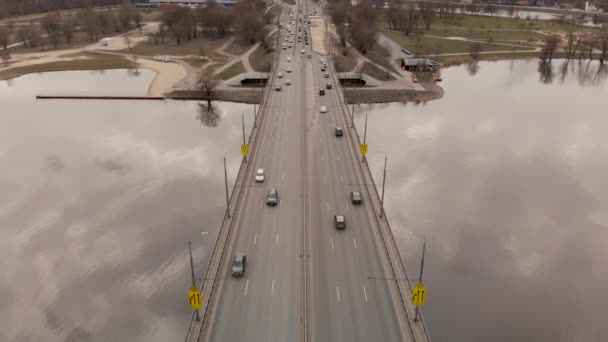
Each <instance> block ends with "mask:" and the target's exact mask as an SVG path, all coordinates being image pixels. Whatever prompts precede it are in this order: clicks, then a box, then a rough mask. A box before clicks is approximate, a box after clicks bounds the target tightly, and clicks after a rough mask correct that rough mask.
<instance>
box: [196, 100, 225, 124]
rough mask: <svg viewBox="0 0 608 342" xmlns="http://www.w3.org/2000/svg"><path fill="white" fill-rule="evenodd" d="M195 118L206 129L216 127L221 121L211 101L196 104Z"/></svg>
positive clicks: (219, 114)
mask: <svg viewBox="0 0 608 342" xmlns="http://www.w3.org/2000/svg"><path fill="white" fill-rule="evenodd" d="M197 112H198V113H197V115H196V118H197V119H198V121H200V122H201V124H203V126H206V127H217V126H218V125H219V124H220V122H221V121H222V117H221V112H220V110H219V109H218V108H217V107H216V106H214V105H213V103H212V102H211V101H207V103H202V102H199V103H198V108H197Z"/></svg>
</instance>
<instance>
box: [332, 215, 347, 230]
mask: <svg viewBox="0 0 608 342" xmlns="http://www.w3.org/2000/svg"><path fill="white" fill-rule="evenodd" d="M334 224H335V226H336V229H346V218H345V217H344V215H341V214H337V215H334Z"/></svg>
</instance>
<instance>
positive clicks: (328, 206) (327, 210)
mask: <svg viewBox="0 0 608 342" xmlns="http://www.w3.org/2000/svg"><path fill="white" fill-rule="evenodd" d="M325 204H327V212H329V202H325Z"/></svg>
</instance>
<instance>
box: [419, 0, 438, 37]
mask: <svg viewBox="0 0 608 342" xmlns="http://www.w3.org/2000/svg"><path fill="white" fill-rule="evenodd" d="M420 16H421V17H422V21H424V27H425V28H426V29H427V30H428V29H430V28H431V24H432V23H433V20H434V19H435V6H434V5H433V3H432V2H430V1H424V2H422V3H421V5H420Z"/></svg>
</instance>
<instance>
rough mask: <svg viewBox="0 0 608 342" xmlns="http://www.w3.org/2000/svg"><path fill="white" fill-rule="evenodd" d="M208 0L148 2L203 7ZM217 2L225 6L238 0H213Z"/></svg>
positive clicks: (159, 0) (155, 0) (150, 0)
mask: <svg viewBox="0 0 608 342" xmlns="http://www.w3.org/2000/svg"><path fill="white" fill-rule="evenodd" d="M207 2H208V0H149V3H150V4H156V5H165V4H173V5H186V6H196V7H204V6H205V5H206V3H207ZM215 2H217V3H218V4H220V5H222V6H226V7H230V6H232V5H234V4H236V3H237V2H238V0H215Z"/></svg>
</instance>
